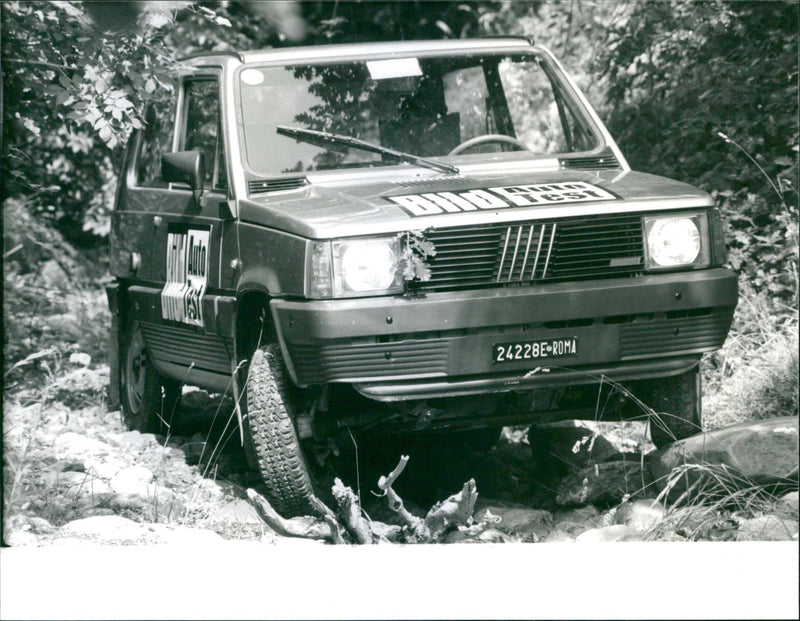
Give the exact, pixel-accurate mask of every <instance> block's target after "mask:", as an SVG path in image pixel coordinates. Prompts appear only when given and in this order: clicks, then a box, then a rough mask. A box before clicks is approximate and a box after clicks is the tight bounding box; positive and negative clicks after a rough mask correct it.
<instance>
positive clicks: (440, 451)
mask: <svg viewBox="0 0 800 621" xmlns="http://www.w3.org/2000/svg"><path fill="white" fill-rule="evenodd" d="M88 362H89V361H88V360H87V359H86V357H80V355H78V356H73V358H72V359H71V362H70V363H69V364H67V365H66V366H65V368H64V369H63V370H62V371H60V372H59V373H58V374H54V376H53V377H51V378H50V379H49V380H48V381H46V382H43V384H42V385H41V386H39V387H37V388H30V387H28V388H26V389H20V390H18V391H16V392H11V393H8V392H7V393H6V395H5V404H4V460H5V463H4V468H5V472H4V474H5V490H4V491H5V495H4V496H5V499H4V542H5V543H6V544H7V545H10V546H12V547H17V546H34V547H42V546H50V545H52V544H56V543H64V542H75V541H91V542H100V543H107V544H118V545H137V544H146V543H155V544H158V543H168V542H181V543H189V544H192V543H197V544H200V545H202V544H204V543H210V542H213V541H216V542H219V541H223V540H248V541H256V542H262V543H270V544H274V543H281V544H286V545H289V544H299V543H301V541H303V542H305V543H310V542H309V541H308V540H298V539H292V538H288V537H285V536H282V535H279V534H277V533H276V532H275V531H274V530H273V529H271V528H270V527H269V526H268V525H267V524H266V523H265V521H264V520H263V519H262V517H261V516H260V514H259V512H258V511H257V510H256V507H255V506H254V505H253V504H252V503H251V501H250V500H249V499H248V495H247V490H248V489H249V488H253V489H256V490H258V489H259V478H258V474H257V473H256V472H254V471H252V470H251V469H250V468H249V467H248V465H247V462H246V460H245V458H244V455H243V452H242V450H241V447H240V444H239V437H238V429H237V428H236V426H235V424H232V423H231V420H232V419H231V410H230V405H229V403H227V402H226V400H224V399H219V398H214V397H212V396H209V395H208V394H206V393H205V392H202V391H187V392H186V393H185V394H184V411H185V414H184V416H183V418H182V420H181V423H180V424H179V425H177V426H176V427H175V428H174V429H173V430H172V433H171V434H170V436H168V437H164V436H156V435H152V434H141V433H139V432H135V431H127V430H126V429H125V428H124V426H123V425H122V423H121V420H120V416H119V413H118V412H108V411H107V409H106V408H105V407H104V406H103V404H102V401H103V398H102V395H103V394H104V392H105V385H106V383H107V379H108V371H107V368H104V367H100V368H98V369H90V368H89V367H88V366H87V365H88ZM797 428H798V423H797V417H787V418H784V419H773V420H770V421H762V422H759V423H752V424H746V425H740V426H737V427H732V428H730V429H729V430H721V431H718V432H715V435H708V436H706V435H700V436H696V437H695V438H693V439H690V440H689V441H687V442H684V443H678V444H674V445H672V446H670V447H667V448H666V449H662V450H661V451H655V450H654V449H655V447H653V445H652V444H650V442H649V440H648V439H647V436H646V429H645V426H644V425H643V424H641V423H633V422H629V423H617V424H613V423H581V424H580V426H578V424H576V423H568V424H559V425H551V426H548V427H541V428H536V429H528V428H505V429H504V430H503V433H502V436H501V437H500V439H499V441H498V442H497V443H496V444H495V446H494V447H492V448H491V449H488V450H473V449H470V450H464V449H463V448H462V447H456V446H452V445H448V443H447V442H446V441H443V440H442V439H441V438H433V439H428V440H427V441H423V442H415V443H412V444H403V443H398V442H393V443H386V444H379V443H378V444H375V445H373V446H359V447H357V448H358V457H357V458H356V451H355V450H353V451H350V452H347V454H343V455H342V457H341V461H342V462H344V463H342V464H341V467H342V473H343V475H342V476H343V477H344V478H345V480H346V483H347V484H348V485H350V486H351V487H352V488H353V489H355V490H356V491H358V490H359V489H360V492H361V494H360V497H361V498H362V503H363V508H364V510H365V512H366V515H367V516H368V519H369V520H373V521H376V522H377V521H381V522H386V523H397V522H396V515H395V514H394V513H393V512H392V511H390V510H389V509H388V508H387V506H386V501H385V499H384V498H380V497H378V496H377V495H376V494H374V493H372V492H376V491H377V490H378V487H377V481H378V478H379V477H380V476H381V475H385V474H388V471H389V470H391V469H392V468H393V467H394V465H395V464H396V462H397V460H398V458H399V457H400V455H401V454H408V455H409V456H410V461H409V465H408V468H407V469H406V471H405V472H404V473H403V475H402V476H401V477H400V479H399V480H398V482H397V484H396V486H395V489H396V491H397V492H398V493H399V494H400V495H401V496H402V498H403V500H404V502H405V506H406V508H407V509H409V510H410V511H411V512H412V513H413V514H415V515H418V516H420V517H422V516H424V515H425V512H426V511H427V510H428V509H429V508H430V506H431V505H432V504H433V503H434V502H436V501H437V500H442V499H444V498H446V497H447V496H448V495H450V494H453V493H455V492H457V491H458V490H459V489H461V486H462V484H463V483H464V482H465V481H467V480H468V479H474V480H475V483H476V486H477V492H478V500H477V502H476V504H475V507H474V513H473V515H472V517H471V519H469V520H467V522H466V523H465V524H463V525H461V526H459V527H457V528H452V529H450V530H449V531H448V532H446V533H445V534H444V535H443V537H442V538H441V541H442V542H444V543H481V542H491V543H498V542H526V543H549V542H577V543H595V542H612V541H656V540H661V541H688V540H707V541H708V540H710V541H772V540H780V541H797V540H798V496H797V460H798V457H797V433H798V432H797ZM712 449H713V450H712ZM687 490H688V491H687ZM301 519H302V518H301ZM312 545H313V544H312ZM319 545H324V543H322V542H319Z"/></svg>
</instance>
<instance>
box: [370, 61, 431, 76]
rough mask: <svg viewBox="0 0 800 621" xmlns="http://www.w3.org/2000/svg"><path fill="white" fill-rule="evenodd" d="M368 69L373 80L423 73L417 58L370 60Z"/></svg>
mask: <svg viewBox="0 0 800 621" xmlns="http://www.w3.org/2000/svg"><path fill="white" fill-rule="evenodd" d="M367 69H369V75H370V77H371V78H372V79H373V80H387V79H389V78H410V77H413V76H417V75H422V67H420V66H419V60H417V59H416V58H391V59H389V60H368V61H367Z"/></svg>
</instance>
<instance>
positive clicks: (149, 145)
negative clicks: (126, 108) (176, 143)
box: [136, 94, 175, 188]
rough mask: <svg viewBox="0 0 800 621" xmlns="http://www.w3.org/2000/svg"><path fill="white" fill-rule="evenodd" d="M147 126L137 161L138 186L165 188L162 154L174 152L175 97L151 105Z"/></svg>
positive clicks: (143, 132) (148, 109) (172, 95)
mask: <svg viewBox="0 0 800 621" xmlns="http://www.w3.org/2000/svg"><path fill="white" fill-rule="evenodd" d="M144 120H145V126H144V129H143V130H142V140H141V143H140V148H139V155H138V158H137V160H136V184H137V185H140V186H147V187H157V188H165V187H167V182H166V181H164V180H163V179H162V178H161V154H162V153H169V152H170V151H172V138H173V135H174V134H173V130H174V127H175V97H174V94H171V95H170V99H169V101H163V102H158V103H155V102H154V103H151V104H150V105H149V106H148V107H147V110H146V111H145V115H144Z"/></svg>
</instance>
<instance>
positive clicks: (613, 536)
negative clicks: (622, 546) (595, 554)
mask: <svg viewBox="0 0 800 621" xmlns="http://www.w3.org/2000/svg"><path fill="white" fill-rule="evenodd" d="M575 541H577V542H578V543H611V542H614V541H641V535H640V533H639V532H638V531H637V530H636V529H635V528H632V527H630V526H627V525H625V524H612V525H611V526H604V527H602V528H592V529H589V530H587V531H585V532H583V533H581V534H580V535H578V536H577V537H576V539H575Z"/></svg>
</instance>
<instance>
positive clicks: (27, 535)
mask: <svg viewBox="0 0 800 621" xmlns="http://www.w3.org/2000/svg"><path fill="white" fill-rule="evenodd" d="M3 540H4V541H5V543H6V544H7V545H9V546H11V547H12V548H20V547H22V546H33V545H36V544H37V543H39V537H37V536H36V535H35V534H33V533H32V532H30V531H27V530H11V529H8V530H7V531H6V532H5V534H4V535H3Z"/></svg>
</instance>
